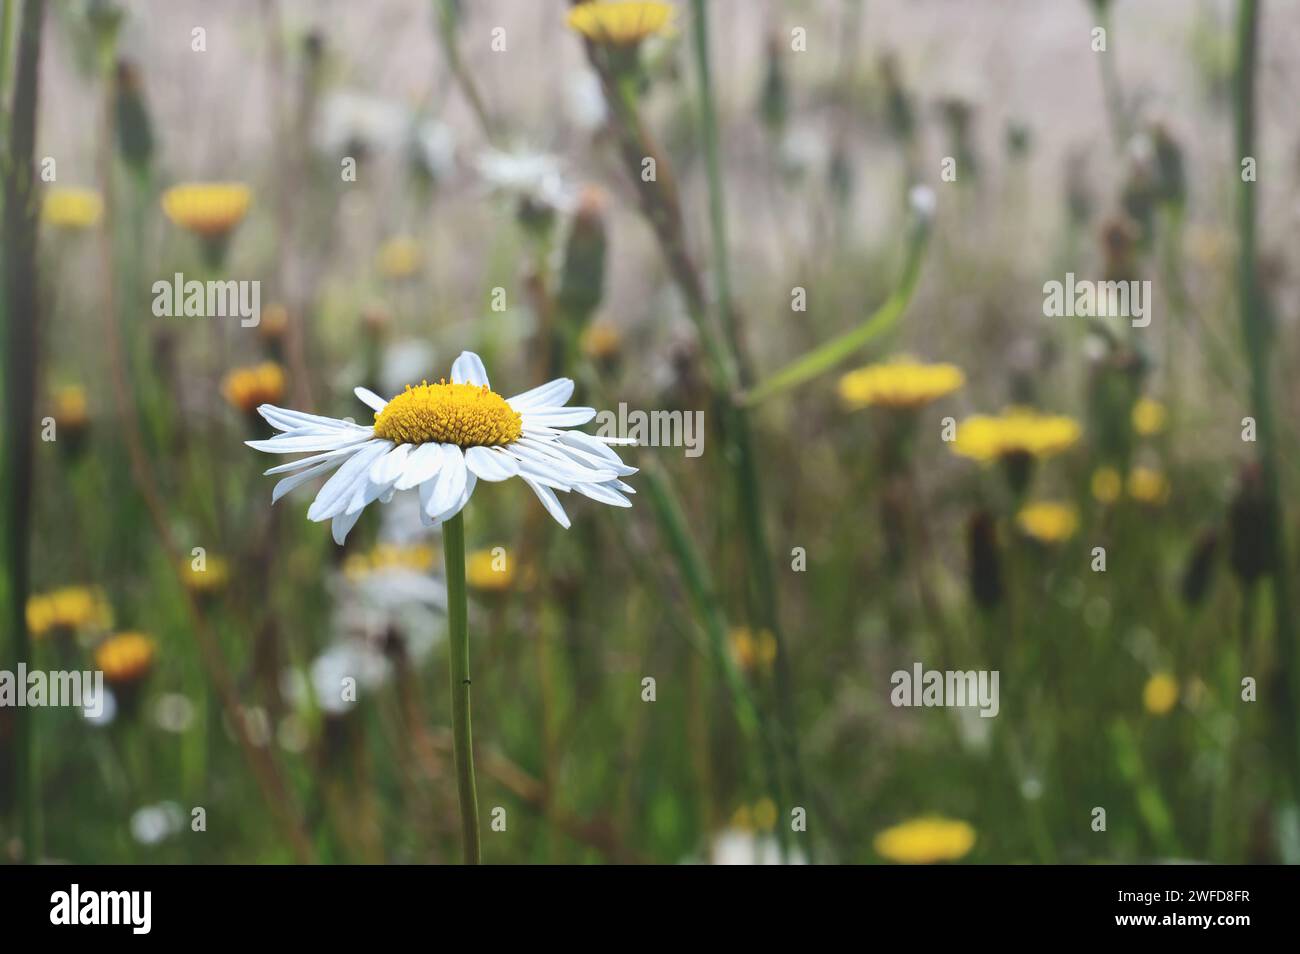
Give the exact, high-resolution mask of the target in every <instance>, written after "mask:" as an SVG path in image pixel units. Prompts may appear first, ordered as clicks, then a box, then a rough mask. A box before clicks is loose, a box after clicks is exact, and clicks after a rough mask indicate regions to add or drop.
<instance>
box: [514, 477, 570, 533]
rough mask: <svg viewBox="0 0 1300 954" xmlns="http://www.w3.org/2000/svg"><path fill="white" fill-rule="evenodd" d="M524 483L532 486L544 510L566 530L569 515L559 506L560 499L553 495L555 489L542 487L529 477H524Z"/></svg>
mask: <svg viewBox="0 0 1300 954" xmlns="http://www.w3.org/2000/svg"><path fill="white" fill-rule="evenodd" d="M524 483H526V484H527V485H528V486H529V487H532V488H533V493H535V494H537V499H538V500H540V501H541V502H542V506H543V507H545V508H546V512H547V513H549V514H550V515H551V516H552V517H554V518H555V522H556V523H558V524H559V525H560V526H562V527H563V528H564V529H565V530H568V529H569V515H568V514H567V513H565V512H564V508H563V507H561V506H560V501H559V499H558V498H557V497H556V496H555V491H553V490H551V489H550V488H549V487H543V486H542V485H541V484H539V483H537V482H536V481H535V480H533V479H532V478H531V477H524Z"/></svg>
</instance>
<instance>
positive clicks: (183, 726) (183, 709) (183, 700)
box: [153, 692, 194, 733]
mask: <svg viewBox="0 0 1300 954" xmlns="http://www.w3.org/2000/svg"><path fill="white" fill-rule="evenodd" d="M153 719H154V722H155V723H156V724H157V725H158V728H160V729H162V730H163V731H164V732H177V733H179V732H184V731H185V730H187V729H188V728H189V727H190V726H191V725H192V724H193V722H194V703H192V702H190V700H189V699H188V698H187V697H185V696H183V695H181V694H180V693H178V692H166V693H163V694H162V695H161V696H159V697H158V701H157V702H155V703H154V707H153Z"/></svg>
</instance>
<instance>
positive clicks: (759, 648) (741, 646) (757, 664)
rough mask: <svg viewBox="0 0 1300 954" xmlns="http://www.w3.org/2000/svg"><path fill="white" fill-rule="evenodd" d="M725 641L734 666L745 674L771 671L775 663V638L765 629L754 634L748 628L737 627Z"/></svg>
mask: <svg viewBox="0 0 1300 954" xmlns="http://www.w3.org/2000/svg"><path fill="white" fill-rule="evenodd" d="M727 639H728V642H729V643H730V644H731V654H732V655H733V656H734V657H735V659H736V665H737V666H739V667H740V668H741V669H742V670H744V671H745V672H750V671H752V670H754V669H761V670H768V669H771V668H772V663H774V662H775V661H776V637H775V636H773V635H772V633H771V632H769V631H768V630H766V629H761V630H759V631H758V632H757V633H754V632H752V631H751V630H750V629H749V627H748V626H737V627H735V628H733V629H732V630H731V632H730V633H729V634H728V637H727Z"/></svg>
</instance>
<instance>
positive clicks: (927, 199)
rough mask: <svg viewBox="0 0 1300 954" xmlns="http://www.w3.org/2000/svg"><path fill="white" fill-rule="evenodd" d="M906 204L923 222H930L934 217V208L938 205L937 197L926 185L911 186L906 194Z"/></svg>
mask: <svg viewBox="0 0 1300 954" xmlns="http://www.w3.org/2000/svg"><path fill="white" fill-rule="evenodd" d="M907 204H908V205H909V206H911V208H912V212H913V213H914V214H915V215H916V217H917V218H918V219H920V220H921V221H922V222H924V223H928V222H930V221H931V220H932V219H933V218H934V210H935V207H936V206H937V205H938V199H937V198H936V197H935V194H934V190H933V189H931V188H930V187H929V186H926V185H917V186H912V190H911V191H910V192H908V194H907Z"/></svg>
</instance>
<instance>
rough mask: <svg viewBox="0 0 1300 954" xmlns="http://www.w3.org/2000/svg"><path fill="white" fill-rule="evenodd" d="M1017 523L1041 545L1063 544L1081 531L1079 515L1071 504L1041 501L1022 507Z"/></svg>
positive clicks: (1017, 515) (1017, 516)
mask: <svg viewBox="0 0 1300 954" xmlns="http://www.w3.org/2000/svg"><path fill="white" fill-rule="evenodd" d="M1016 523H1017V524H1019V526H1020V529H1021V530H1023V531H1024V532H1025V533H1026V534H1028V535H1029V536H1031V537H1033V538H1034V539H1035V540H1038V541H1040V542H1041V543H1062V542H1064V541H1065V540H1068V539H1070V537H1072V536H1074V532H1075V531H1076V530H1077V529H1079V515H1078V513H1076V512H1075V509H1074V508H1073V507H1072V506H1070V505H1069V504H1063V503H1052V502H1049V501H1040V502H1038V503H1031V504H1026V505H1025V506H1024V507H1022V508H1021V509H1020V512H1019V513H1018V514H1016Z"/></svg>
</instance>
